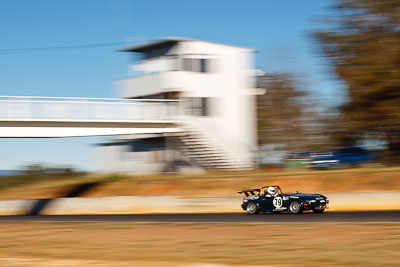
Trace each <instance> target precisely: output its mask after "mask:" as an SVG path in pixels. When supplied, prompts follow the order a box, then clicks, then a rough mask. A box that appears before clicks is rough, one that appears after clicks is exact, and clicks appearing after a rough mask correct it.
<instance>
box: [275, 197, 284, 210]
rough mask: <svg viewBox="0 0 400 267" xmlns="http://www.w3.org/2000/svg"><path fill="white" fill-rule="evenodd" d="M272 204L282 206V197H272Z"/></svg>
mask: <svg viewBox="0 0 400 267" xmlns="http://www.w3.org/2000/svg"><path fill="white" fill-rule="evenodd" d="M273 204H274V206H275V207H277V208H280V207H282V204H283V203H282V198H281V197H276V198H274V200H273Z"/></svg>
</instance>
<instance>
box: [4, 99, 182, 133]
mask: <svg viewBox="0 0 400 267" xmlns="http://www.w3.org/2000/svg"><path fill="white" fill-rule="evenodd" d="M181 104H182V103H181V102H180V101H178V100H154V99H118V98H79V97H68V98H66V97H34V96H0V137H78V136H99V135H121V134H138V133H168V132H179V131H181V130H180V128H179V127H178V124H179V122H180V118H181V116H182V115H183V113H182V111H183V108H182V105H181Z"/></svg>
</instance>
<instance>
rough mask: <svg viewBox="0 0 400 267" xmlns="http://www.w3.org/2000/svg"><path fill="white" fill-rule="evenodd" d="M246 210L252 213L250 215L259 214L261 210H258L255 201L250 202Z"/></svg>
mask: <svg viewBox="0 0 400 267" xmlns="http://www.w3.org/2000/svg"><path fill="white" fill-rule="evenodd" d="M246 210H247V213H248V214H250V215H254V214H258V213H259V212H260V211H259V210H258V207H257V205H256V203H254V202H250V203H249V204H248V205H247V209H246Z"/></svg>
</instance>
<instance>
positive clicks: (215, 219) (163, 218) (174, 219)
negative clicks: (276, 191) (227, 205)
mask: <svg viewBox="0 0 400 267" xmlns="http://www.w3.org/2000/svg"><path fill="white" fill-rule="evenodd" d="M0 221H53V222H148V223H283V222H285V223H316V222H400V210H396V211H352V212H329V211H328V212H325V213H323V214H314V213H308V212H307V213H303V214H289V213H281V214H270V213H266V214H258V215H247V214H246V213H245V212H243V213H186V214H182V213H179V214H170V213H169V214H121V215H114V214H112V215H111V214H110V215H37V216H29V215H13V216H0Z"/></svg>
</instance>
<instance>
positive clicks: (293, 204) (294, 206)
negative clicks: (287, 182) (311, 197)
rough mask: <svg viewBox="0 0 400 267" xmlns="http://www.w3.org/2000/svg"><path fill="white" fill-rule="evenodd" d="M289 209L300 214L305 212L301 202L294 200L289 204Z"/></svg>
mask: <svg viewBox="0 0 400 267" xmlns="http://www.w3.org/2000/svg"><path fill="white" fill-rule="evenodd" d="M289 211H290V213H293V214H299V213H302V212H303V207H302V206H301V204H300V202H298V201H292V202H291V203H290V205H289Z"/></svg>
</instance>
